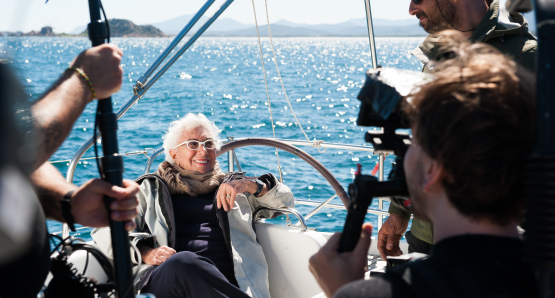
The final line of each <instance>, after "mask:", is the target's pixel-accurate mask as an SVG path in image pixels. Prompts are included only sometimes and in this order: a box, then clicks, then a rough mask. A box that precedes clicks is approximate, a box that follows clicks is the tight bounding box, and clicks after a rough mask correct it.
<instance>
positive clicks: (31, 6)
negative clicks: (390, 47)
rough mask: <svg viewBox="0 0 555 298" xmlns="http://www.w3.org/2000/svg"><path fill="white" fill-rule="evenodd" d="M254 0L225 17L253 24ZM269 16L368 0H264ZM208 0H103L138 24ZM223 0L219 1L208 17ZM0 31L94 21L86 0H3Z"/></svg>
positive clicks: (350, 7)
mask: <svg viewBox="0 0 555 298" xmlns="http://www.w3.org/2000/svg"><path fill="white" fill-rule="evenodd" d="M252 1H253V0H235V1H234V2H233V3H232V4H231V6H230V7H229V8H228V9H227V11H226V12H224V14H223V15H222V16H221V17H222V18H232V19H235V20H237V21H240V22H242V23H246V24H254V16H253V7H252ZM264 1H265V0H254V3H255V5H256V9H257V18H258V22H259V23H260V22H264V21H265V20H266V19H265V17H266V15H265V10H264ZM266 1H267V2H268V9H269V16H270V21H272V22H274V21H278V20H281V19H284V20H288V21H292V22H296V23H308V24H322V23H327V24H334V23H340V22H344V21H348V20H350V19H355V18H364V17H365V16H366V15H365V8H364V0H266ZM409 1H410V0H372V1H371V7H372V15H373V17H374V18H380V19H390V20H400V19H409V18H414V17H413V16H410V15H409V14H408V7H409V3H410V2H409ZM205 2H206V0H103V1H102V3H103V5H104V7H105V8H106V14H107V16H108V18H109V19H112V18H118V19H127V20H131V21H133V22H134V23H136V24H150V23H158V22H162V21H166V20H169V19H172V18H175V17H178V16H181V15H187V14H194V13H196V12H197V11H198V9H199V8H200V7H201V6H202V5H203V4H204V3H205ZM223 3H224V0H216V2H215V3H214V4H213V5H212V7H211V8H210V10H209V11H208V12H207V14H206V15H207V16H208V15H211V14H212V13H213V12H215V11H216V10H217V8H219V7H220V6H221V5H222V4H223ZM0 8H1V9H0V31H22V32H29V31H31V30H35V31H39V30H40V28H42V27H44V26H51V27H53V29H54V32H56V33H62V32H71V31H73V30H74V29H75V28H76V27H78V26H83V25H86V24H87V23H89V22H90V19H89V15H88V1H87V0H49V1H48V3H46V4H45V0H0Z"/></svg>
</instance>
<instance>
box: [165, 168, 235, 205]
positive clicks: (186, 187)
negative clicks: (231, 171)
mask: <svg viewBox="0 0 555 298" xmlns="http://www.w3.org/2000/svg"><path fill="white" fill-rule="evenodd" d="M157 174H158V176H160V177H162V179H164V181H166V183H167V184H168V187H169V190H170V194H178V195H183V194H187V195H190V196H192V197H196V196H198V195H202V194H207V193H211V192H213V191H214V190H216V189H217V188H218V187H219V186H220V183H222V181H223V180H224V173H223V172H222V170H221V169H220V166H219V164H218V162H217V161H216V164H215V165H214V169H213V170H212V171H210V172H208V173H206V174H200V173H199V172H197V171H190V170H185V169H184V168H182V167H180V166H178V165H176V164H173V165H172V164H170V163H169V162H167V161H164V162H162V163H161V164H160V166H159V167H158V172H157Z"/></svg>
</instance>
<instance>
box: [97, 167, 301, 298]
mask: <svg viewBox="0 0 555 298" xmlns="http://www.w3.org/2000/svg"><path fill="white" fill-rule="evenodd" d="M242 177H243V176H242V173H227V174H226V176H225V178H224V182H223V183H225V182H228V181H232V180H237V179H243V178H242ZM259 179H261V180H263V181H265V182H266V183H267V184H269V186H270V190H269V191H268V193H266V194H265V195H264V196H262V197H255V196H253V195H252V194H250V193H248V192H245V193H241V194H238V195H237V197H236V199H235V206H234V207H233V209H232V210H230V211H229V212H225V211H223V209H218V210H217V217H218V221H219V223H220V227H221V228H222V232H223V233H224V238H226V239H225V240H226V242H227V244H228V247H230V249H231V255H232V257H233V265H234V269H235V278H236V280H237V283H238V284H239V287H240V288H241V290H243V291H244V292H245V293H247V294H248V295H250V296H251V297H264V298H265V297H270V293H269V281H268V265H267V263H266V259H265V257H264V253H263V251H262V246H261V245H260V244H259V243H258V241H257V240H256V233H255V231H254V230H253V219H252V214H253V212H254V211H255V210H256V209H258V208H260V207H271V208H287V207H291V208H292V207H293V206H294V199H293V194H292V192H291V190H290V189H289V187H287V186H285V185H284V184H282V183H280V182H279V180H278V179H277V178H276V177H275V176H274V175H272V174H266V175H263V176H261V177H260V178H259ZM137 182H139V183H140V184H141V186H140V189H141V191H140V192H139V195H138V197H139V207H138V211H139V215H138V216H137V218H136V219H135V223H136V224H137V228H136V230H135V231H134V232H133V233H130V234H129V235H130V239H131V242H132V243H133V244H135V245H136V244H137V243H138V242H139V241H142V240H147V239H151V238H152V240H154V241H153V243H154V247H159V246H169V247H172V248H175V229H174V228H173V227H174V226H175V219H174V213H173V206H172V203H171V197H170V194H169V191H168V188H167V186H166V184H165V182H164V181H163V180H162V179H161V178H160V177H159V176H157V175H154V174H148V175H144V176H142V177H140V178H139V179H137ZM260 214H261V217H263V218H264V217H265V218H272V217H275V216H277V215H279V214H277V213H276V212H269V211H262V212H260ZM226 221H227V222H226ZM145 231H146V232H148V231H150V233H145ZM91 236H92V238H93V239H94V241H95V242H96V243H97V245H98V246H99V247H100V249H101V250H102V251H103V252H104V253H105V254H106V255H107V256H108V257H112V245H111V240H110V230H109V228H100V229H94V230H93V231H92V232H91ZM131 256H132V261H133V262H134V263H138V259H137V258H139V257H140V256H138V255H137V254H136V253H134V251H132V253H131ZM150 267H151V266H142V267H141V270H140V271H141V273H142V274H144V273H146V272H147V271H148V272H152V271H151V270H148V269H149V268H150ZM148 275H150V274H148ZM148 279H149V276H144V278H143V280H142V281H141V283H140V284H141V285H145V284H146V282H148Z"/></svg>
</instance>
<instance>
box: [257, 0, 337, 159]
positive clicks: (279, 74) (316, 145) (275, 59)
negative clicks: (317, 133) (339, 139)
mask: <svg viewBox="0 0 555 298" xmlns="http://www.w3.org/2000/svg"><path fill="white" fill-rule="evenodd" d="M264 5H265V7H266V23H267V25H268V34H269V36H270V44H271V45H272V52H273V54H274V62H275V64H276V70H277V74H278V77H279V81H280V83H281V89H282V90H283V94H284V95H285V99H286V100H287V104H288V105H289V108H290V109H291V113H292V114H293V117H295V121H296V122H297V124H298V125H299V128H300V129H301V131H302V132H303V134H304V136H305V138H306V139H307V140H308V142H310V143H311V144H312V147H314V148H316V149H318V152H320V153H324V152H326V150H327V148H324V150H323V151H321V150H320V148H321V147H320V145H321V144H322V143H324V141H318V140H316V138H314V141H311V140H310V138H309V137H308V135H307V134H306V132H305V131H304V129H303V126H302V125H301V122H300V121H299V119H298V118H297V115H296V114H295V110H294V109H293V106H292V105H291V101H290V100H289V96H288V95H287V91H286V90H285V86H284V84H283V79H282V78H281V73H280V71H279V65H278V61H277V56H276V49H275V48H274V40H273V38H272V28H271V27H270V16H269V13H268V0H264ZM257 26H258V25H257ZM256 30H258V27H257V28H256ZM259 40H260V37H259Z"/></svg>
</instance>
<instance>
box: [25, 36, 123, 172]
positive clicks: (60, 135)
mask: <svg viewBox="0 0 555 298" xmlns="http://www.w3.org/2000/svg"><path fill="white" fill-rule="evenodd" d="M122 54H123V52H122V51H121V50H120V49H119V48H118V47H117V46H115V45H109V44H106V45H101V46H98V47H94V48H91V49H88V50H86V51H84V52H83V53H81V54H80V55H79V56H77V57H76V58H75V60H74V61H73V62H72V63H71V65H70V67H78V68H81V70H83V72H85V74H87V76H88V77H89V79H90V81H91V83H92V84H93V87H94V88H95V91H96V95H97V97H98V98H100V99H103V98H107V97H109V96H111V95H112V94H113V93H115V92H117V91H119V89H120V88H121V83H122V73H123V70H122V68H121V66H120V62H121V56H122ZM91 99H92V92H91V90H90V88H89V86H88V85H87V84H86V82H85V80H84V79H83V78H82V77H81V76H79V74H77V73H76V72H75V71H66V72H64V74H63V75H62V76H61V77H60V78H59V79H58V80H57V81H56V82H55V83H54V85H53V86H52V87H51V88H50V89H49V90H48V91H47V92H46V93H45V94H44V95H43V96H42V98H41V99H40V100H39V101H37V102H36V103H35V104H34V105H33V107H32V113H33V117H34V120H35V126H36V128H37V132H38V134H39V135H40V138H41V141H42V146H38V148H40V149H39V150H40V151H39V152H38V157H37V162H36V168H38V167H39V166H41V165H42V164H43V163H44V162H46V161H47V160H48V159H49V158H50V156H52V154H54V152H56V150H58V148H59V147H60V145H61V144H62V142H63V141H64V140H65V139H66V138H67V136H68V135H69V133H70V131H71V128H72V126H73V124H74V123H75V121H76V120H77V118H78V117H79V115H81V113H82V112H83V110H84V109H85V106H86V105H87V103H88V102H89V101H90V100H91Z"/></svg>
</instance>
